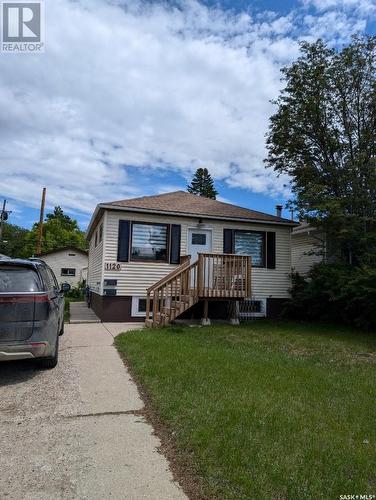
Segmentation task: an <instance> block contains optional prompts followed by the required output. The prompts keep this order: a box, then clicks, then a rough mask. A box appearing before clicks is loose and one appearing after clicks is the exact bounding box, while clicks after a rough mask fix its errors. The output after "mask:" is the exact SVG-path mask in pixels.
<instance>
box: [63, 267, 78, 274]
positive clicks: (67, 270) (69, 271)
mask: <svg viewBox="0 0 376 500" xmlns="http://www.w3.org/2000/svg"><path fill="white" fill-rule="evenodd" d="M61 276H76V270H75V269H73V268H72V267H63V268H62V269H61Z"/></svg>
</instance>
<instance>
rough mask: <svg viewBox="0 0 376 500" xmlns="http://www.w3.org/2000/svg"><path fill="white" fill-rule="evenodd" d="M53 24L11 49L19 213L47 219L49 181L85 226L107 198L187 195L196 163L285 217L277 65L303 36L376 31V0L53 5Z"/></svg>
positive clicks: (244, 199)
mask: <svg viewBox="0 0 376 500" xmlns="http://www.w3.org/2000/svg"><path fill="white" fill-rule="evenodd" d="M45 30H46V40H45V52H44V53H42V54H5V53H0V174H1V175H0V197H1V198H6V199H7V200H8V208H9V209H11V210H12V214H11V216H10V219H9V222H12V223H14V224H18V225H21V226H25V227H30V226H31V225H32V224H33V223H34V222H35V221H37V219H38V211H39V205H40V197H41V191H42V188H43V187H44V186H45V187H46V188H47V204H46V206H47V210H51V209H52V208H53V206H55V205H60V206H61V207H62V208H63V209H64V211H66V212H67V213H69V214H70V215H71V216H73V217H75V218H77V219H78V221H79V223H80V226H81V227H82V228H83V229H85V228H86V226H87V224H88V222H89V220H90V216H91V214H92V212H93V210H94V208H95V206H96V204H97V203H101V202H106V201H112V200H119V199H125V198H132V197H137V196H143V195H152V194H161V193H163V192H168V191H175V190H178V189H183V190H185V189H186V186H187V184H188V183H189V182H190V180H191V178H192V175H193V173H194V171H195V170H196V169H197V168H198V167H207V168H208V169H209V171H210V172H211V174H212V176H213V178H214V180H215V184H216V187H217V190H218V191H219V193H220V194H219V198H218V199H220V200H222V201H226V202H230V203H235V204H238V205H242V206H245V207H249V208H253V209H256V210H260V211H264V212H269V213H274V210H275V208H274V207H275V205H276V204H283V205H285V203H286V201H287V200H288V198H289V196H290V187H289V179H288V178H286V177H277V176H276V175H275V173H274V172H273V171H272V170H270V169H265V166H264V162H263V160H264V158H265V156H266V150H265V134H266V133H267V130H268V120H269V117H270V116H271V115H272V113H273V112H274V111H275V108H274V105H273V104H272V103H271V100H273V99H275V98H276V97H277V96H278V93H279V91H280V89H281V88H282V86H283V82H281V74H280V69H281V67H283V66H285V65H288V64H290V63H291V62H292V61H293V60H294V59H295V58H296V57H297V56H298V53H299V42H300V41H302V40H308V41H314V40H316V39H317V38H319V37H321V38H323V39H324V40H325V41H326V42H327V43H328V44H329V45H331V46H335V47H341V46H343V45H344V44H346V43H348V42H349V40H350V38H351V35H353V34H355V33H369V34H375V33H376V0H283V1H282V0H253V1H252V2H251V1H244V0H222V1H212V0H201V1H197V0H174V1H172V0H171V1H168V0H164V1H157V0H154V1H151V0H149V1H146V0H75V1H72V0H45ZM285 215H286V216H287V215H288V214H287V212H286V211H285Z"/></svg>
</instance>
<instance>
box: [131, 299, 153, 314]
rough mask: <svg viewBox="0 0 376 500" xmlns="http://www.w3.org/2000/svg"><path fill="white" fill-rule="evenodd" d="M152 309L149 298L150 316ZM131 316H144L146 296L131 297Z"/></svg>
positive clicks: (151, 302)
mask: <svg viewBox="0 0 376 500" xmlns="http://www.w3.org/2000/svg"><path fill="white" fill-rule="evenodd" d="M152 310H153V301H152V300H150V316H151V312H152ZM132 316H135V317H140V318H144V317H145V316H146V298H145V297H132Z"/></svg>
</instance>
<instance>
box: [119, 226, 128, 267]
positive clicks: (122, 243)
mask: <svg viewBox="0 0 376 500" xmlns="http://www.w3.org/2000/svg"><path fill="white" fill-rule="evenodd" d="M129 232H130V222H129V220H119V235H118V255H117V260H118V261H119V262H128V260H129Z"/></svg>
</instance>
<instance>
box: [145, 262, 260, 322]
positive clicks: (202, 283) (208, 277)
mask: <svg viewBox="0 0 376 500" xmlns="http://www.w3.org/2000/svg"><path fill="white" fill-rule="evenodd" d="M250 296H251V257H249V256H246V255H232V254H215V253H201V254H199V256H198V260H197V261H195V262H193V263H192V264H191V263H190V260H186V261H185V262H184V263H183V264H181V265H180V266H179V267H177V268H176V269H174V270H173V271H172V272H171V273H169V274H168V275H167V276H165V277H163V278H162V279H161V280H159V281H158V282H157V283H155V284H154V285H152V286H151V287H149V288H148V289H147V300H146V319H145V323H146V325H147V326H157V325H161V326H162V325H165V324H168V323H169V322H170V321H173V320H174V319H175V318H176V317H177V316H179V315H180V314H181V313H183V312H184V311H185V310H186V309H188V308H189V307H191V306H193V305H194V304H195V303H197V302H198V301H199V300H200V299H205V300H207V299H209V300H210V298H213V299H220V298H223V299H232V300H234V299H235V300H242V299H244V298H247V297H250ZM151 301H153V304H152V306H151ZM206 305H207V304H206ZM151 309H152V318H151V317H150V313H151Z"/></svg>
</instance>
